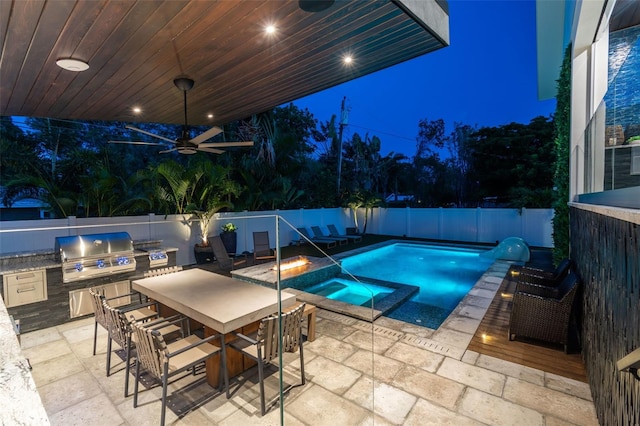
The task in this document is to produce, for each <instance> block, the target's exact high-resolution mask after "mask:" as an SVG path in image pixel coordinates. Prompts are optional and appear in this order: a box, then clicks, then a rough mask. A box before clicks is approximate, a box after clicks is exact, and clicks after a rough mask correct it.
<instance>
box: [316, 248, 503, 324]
mask: <svg viewBox="0 0 640 426" xmlns="http://www.w3.org/2000/svg"><path fill="white" fill-rule="evenodd" d="M483 251H484V250H479V249H470V248H462V247H452V246H439V245H425V244H410V243H395V244H391V245H388V246H385V247H381V248H378V249H374V250H371V251H368V252H365V253H361V254H357V255H354V256H350V257H347V258H344V259H342V261H341V262H342V268H343V271H344V272H348V273H349V274H351V275H353V276H355V277H357V278H358V280H360V281H364V282H365V283H364V285H363V284H362V283H359V282H356V281H353V280H348V279H343V280H342V281H341V285H350V288H351V289H352V290H345V289H344V288H342V287H341V288H340V291H339V292H336V294H332V293H330V292H329V291H330V290H331V289H332V288H336V287H335V286H334V287H331V286H330V285H329V284H328V283H329V282H330V281H332V280H328V281H325V282H323V283H320V284H317V285H315V286H313V287H309V288H306V289H304V291H305V292H311V293H313V292H314V290H315V289H316V288H317V289H323V290H322V291H323V292H324V294H323V295H324V296H325V297H331V298H333V299H335V300H340V301H343V302H347V303H352V302H350V301H349V300H346V299H347V298H344V299H343V298H341V297H342V296H343V295H347V294H349V293H351V292H355V291H357V292H359V293H361V294H363V295H365V296H366V297H367V300H366V301H365V302H364V303H357V304H358V305H362V306H371V298H372V297H374V307H375V305H377V303H376V302H377V301H378V300H380V296H379V295H378V296H376V294H379V293H380V294H382V295H386V294H387V293H388V292H381V291H380V290H379V287H382V286H383V285H384V283H385V282H387V283H389V285H390V287H393V286H394V284H395V285H402V284H404V285H409V286H416V287H418V288H419V290H418V291H417V292H415V293H414V295H413V296H411V297H410V298H408V299H407V300H405V301H403V302H402V303H401V304H400V305H399V306H397V307H395V308H393V309H390V310H389V311H386V312H384V313H383V316H386V317H389V318H394V319H398V320H401V321H405V322H409V323H413V324H417V325H422V326H425V327H430V328H438V327H439V326H440V324H441V323H442V322H443V321H444V320H445V319H446V318H447V316H449V314H450V313H451V312H452V311H453V310H454V309H455V308H456V306H458V304H459V303H460V301H461V300H462V299H463V298H464V297H465V295H466V294H467V293H468V292H469V290H471V288H472V287H473V286H474V285H475V283H476V282H477V281H478V279H479V278H480V277H481V276H482V274H483V273H484V272H485V271H486V270H487V269H488V267H489V266H490V265H491V264H492V263H493V260H492V259H487V258H484V257H481V256H479V254H480V253H481V252H483ZM367 279H372V280H375V282H376V283H377V284H376V285H375V286H372V285H370V284H367V283H366V281H367ZM314 287H315V288H314ZM376 287H378V289H376ZM382 288H384V287H382ZM369 289H370V290H371V291H369ZM389 290H390V291H393V290H392V289H391V288H390V289H389ZM352 304H356V303H352Z"/></svg>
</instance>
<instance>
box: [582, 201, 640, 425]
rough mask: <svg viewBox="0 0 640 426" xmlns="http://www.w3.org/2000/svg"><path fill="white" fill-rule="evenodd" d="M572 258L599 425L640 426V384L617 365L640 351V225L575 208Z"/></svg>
mask: <svg viewBox="0 0 640 426" xmlns="http://www.w3.org/2000/svg"><path fill="white" fill-rule="evenodd" d="M570 216H571V258H572V260H573V261H574V262H575V264H576V269H577V271H578V274H579V275H580V276H581V278H582V282H583V286H584V287H583V291H584V297H583V305H582V310H583V322H582V348H583V349H582V355H583V358H584V360H585V365H586V369H587V374H588V377H589V384H590V386H591V393H592V395H593V400H594V403H595V407H596V411H597V414H598V420H599V422H600V424H603V425H638V424H640V380H637V379H635V378H634V377H633V376H632V375H631V374H630V373H628V372H619V371H618V370H617V368H616V361H617V360H619V359H620V358H622V357H624V356H625V355H627V354H629V353H630V352H632V351H633V350H635V349H637V348H639V347H640V225H637V224H634V223H631V222H626V221H623V220H619V219H615V218H612V217H609V216H604V215H601V214H598V213H593V212H590V211H585V210H581V209H578V208H575V207H572V208H571V211H570Z"/></svg>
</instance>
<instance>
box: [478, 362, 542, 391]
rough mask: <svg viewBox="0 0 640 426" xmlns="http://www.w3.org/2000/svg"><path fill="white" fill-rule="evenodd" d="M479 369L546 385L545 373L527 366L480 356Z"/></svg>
mask: <svg viewBox="0 0 640 426" xmlns="http://www.w3.org/2000/svg"><path fill="white" fill-rule="evenodd" d="M475 364H476V365H477V366H478V367H482V368H486V369H488V370H491V371H495V372H498V373H502V374H506V375H507V376H511V377H515V378H516V379H521V380H525V381H527V382H529V383H533V384H536V385H539V386H543V385H544V372H543V371H542V370H537V369H535V368H531V367H527V366H525V365H520V364H516V363H513V362H510V361H505V360H502V359H499V358H494V357H492V356H487V355H482V354H481V355H480V356H479V357H478V359H477V361H476V363H475Z"/></svg>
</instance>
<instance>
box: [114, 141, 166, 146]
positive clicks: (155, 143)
mask: <svg viewBox="0 0 640 426" xmlns="http://www.w3.org/2000/svg"><path fill="white" fill-rule="evenodd" d="M109 143H122V144H127V145H161V146H164V144H163V143H157V142H142V141H109Z"/></svg>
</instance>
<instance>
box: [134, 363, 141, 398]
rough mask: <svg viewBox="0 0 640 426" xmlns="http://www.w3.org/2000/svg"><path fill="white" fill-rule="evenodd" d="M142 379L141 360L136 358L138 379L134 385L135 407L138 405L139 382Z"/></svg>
mask: <svg viewBox="0 0 640 426" xmlns="http://www.w3.org/2000/svg"><path fill="white" fill-rule="evenodd" d="M139 381H140V362H139V361H138V359H136V381H135V383H134V385H133V408H136V407H138V382H139Z"/></svg>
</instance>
